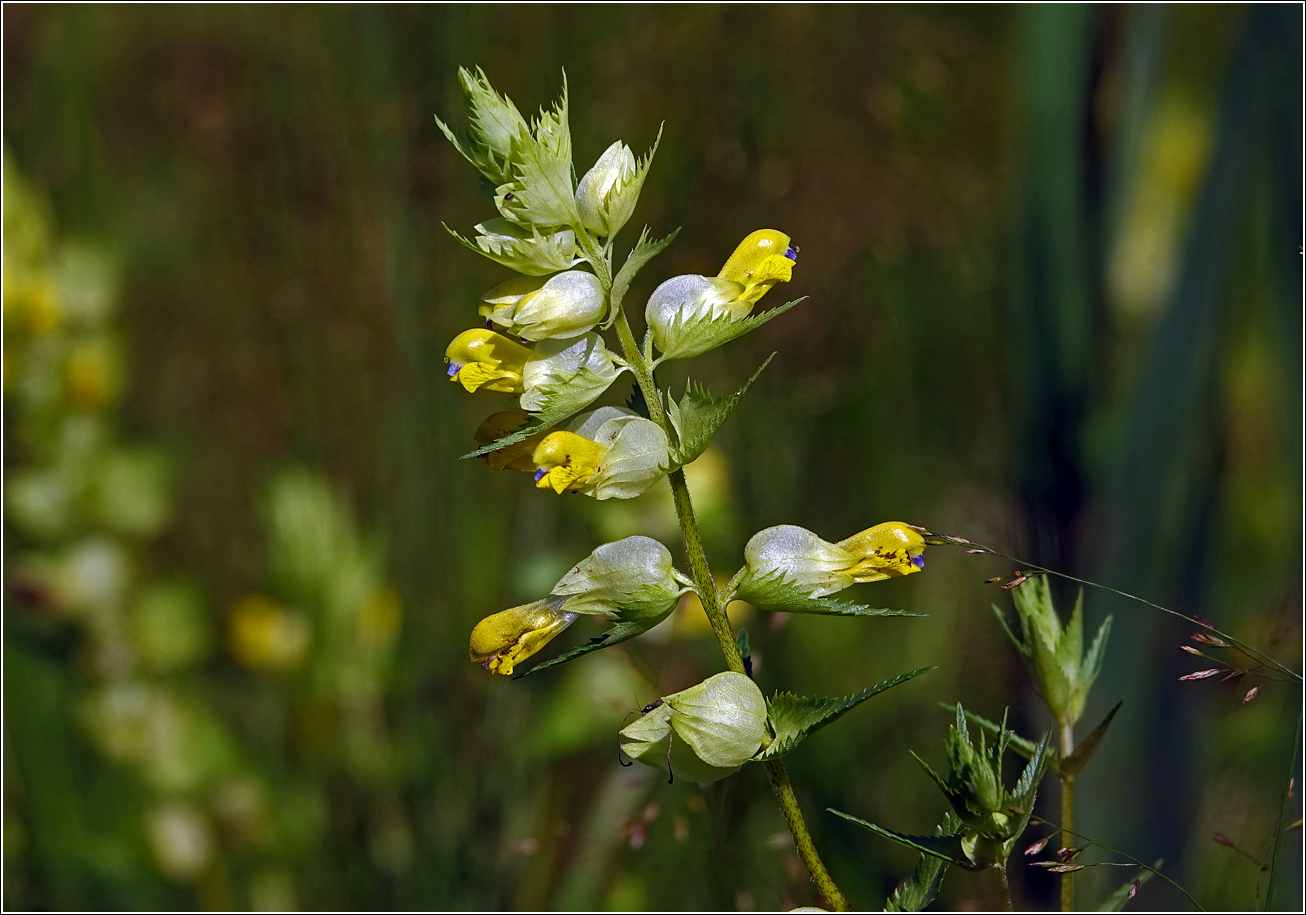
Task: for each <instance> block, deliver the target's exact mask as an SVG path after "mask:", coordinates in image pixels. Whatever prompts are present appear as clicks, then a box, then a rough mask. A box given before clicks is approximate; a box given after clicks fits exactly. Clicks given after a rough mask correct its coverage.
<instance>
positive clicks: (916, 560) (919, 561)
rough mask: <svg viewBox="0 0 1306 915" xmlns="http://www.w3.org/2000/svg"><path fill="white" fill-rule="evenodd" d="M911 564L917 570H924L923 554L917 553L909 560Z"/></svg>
mask: <svg viewBox="0 0 1306 915" xmlns="http://www.w3.org/2000/svg"><path fill="white" fill-rule="evenodd" d="M911 564H912V565H914V566H915V567H916V568H918V569H923V568H925V554H924V553H918V554H917V555H915V556H913V557H912V558H911Z"/></svg>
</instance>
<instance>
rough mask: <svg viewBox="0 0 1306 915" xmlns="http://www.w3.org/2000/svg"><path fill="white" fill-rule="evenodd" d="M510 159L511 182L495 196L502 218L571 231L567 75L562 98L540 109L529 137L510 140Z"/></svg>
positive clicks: (572, 192)
mask: <svg viewBox="0 0 1306 915" xmlns="http://www.w3.org/2000/svg"><path fill="white" fill-rule="evenodd" d="M511 158H512V162H511V166H512V175H513V180H512V181H510V182H508V183H507V184H504V185H501V186H500V187H499V189H498V192H497V193H496V194H495V203H496V205H497V206H498V207H499V212H500V213H502V214H503V215H504V217H505V218H506V219H511V220H512V221H513V222H515V223H518V224H519V225H523V226H574V225H576V224H578V223H579V222H580V214H579V213H578V212H577V210H576V193H575V185H574V184H573V183H572V175H573V167H572V161H571V128H570V127H569V126H568V125H567V75H566V73H564V74H563V76H562V97H561V98H560V99H558V101H557V103H556V104H555V105H554V106H553V108H552V109H550V110H548V111H545V110H544V109H543V108H541V109H540V115H539V117H538V118H536V119H535V121H534V122H533V123H532V124H531V135H530V136H529V137H527V136H524V135H519V136H516V137H514V138H513V140H512V157H511Z"/></svg>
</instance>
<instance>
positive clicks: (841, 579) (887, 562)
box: [739, 521, 925, 603]
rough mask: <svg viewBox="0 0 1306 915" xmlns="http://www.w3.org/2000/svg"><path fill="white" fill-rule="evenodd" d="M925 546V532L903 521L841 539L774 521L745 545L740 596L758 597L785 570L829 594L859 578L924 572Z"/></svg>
mask: <svg viewBox="0 0 1306 915" xmlns="http://www.w3.org/2000/svg"><path fill="white" fill-rule="evenodd" d="M924 552H925V540H924V538H922V537H921V535H920V534H918V533H917V532H916V531H915V530H913V529H912V528H911V527H909V526H907V525H906V524H903V523H902V522H900V521H886V522H884V523H883V524H877V525H875V527H872V528H868V529H866V530H864V531H862V532H861V533H858V534H854V535H853V536H851V537H849V538H848V539H847V540H841V541H839V542H838V543H830V542H828V541H825V540H822V539H821V538H820V537H818V536H816V535H815V534H813V533H812V532H811V531H809V530H806V529H805V528H801V527H797V526H795V525H792V524H781V525H778V526H776V527H768V528H767V529H766V530H763V531H759V532H758V533H756V534H754V535H753V538H752V539H751V540H749V541H748V544H747V546H745V547H744V560H745V562H746V563H747V566H748V572H747V575H746V576H745V580H744V582H743V583H742V584H741V586H740V588H739V596H740V597H741V598H743V599H744V600H748V601H750V602H751V603H758V602H759V598H761V595H760V594H758V593H756V592H757V590H758V588H764V586H765V582H766V580H767V579H771V578H774V577H777V576H779V577H781V578H783V579H784V580H786V581H787V582H789V583H791V584H793V585H795V586H797V587H798V589H799V590H801V591H802V592H804V593H805V594H807V595H808V596H809V597H825V596H827V595H829V594H833V593H835V592H836V591H842V590H843V589H844V588H847V587H850V586H852V585H853V584H855V583H857V582H868V581H882V580H884V579H886V578H894V577H899V576H903V575H911V574H912V573H913V572H919V571H920V570H921V569H923V568H924V567H925V556H924ZM761 602H762V603H765V600H764V598H762V599H761Z"/></svg>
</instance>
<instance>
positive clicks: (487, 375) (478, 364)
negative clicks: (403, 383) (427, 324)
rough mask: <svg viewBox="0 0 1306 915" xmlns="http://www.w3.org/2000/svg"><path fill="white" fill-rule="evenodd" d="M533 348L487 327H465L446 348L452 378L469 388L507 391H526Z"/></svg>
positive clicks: (471, 389)
mask: <svg viewBox="0 0 1306 915" xmlns="http://www.w3.org/2000/svg"><path fill="white" fill-rule="evenodd" d="M530 355H531V351H530V350H529V349H527V348H526V347H524V346H522V345H521V344H520V343H514V342H513V341H512V340H509V339H508V338H507V337H505V336H504V335H503V334H496V333H495V332H494V331H492V330H486V329H485V328H483V327H476V328H472V329H471V330H465V331H463V332H462V333H461V334H459V335H458V336H456V337H454V338H453V342H452V343H450V344H449V346H448V348H446V349H445V351H444V356H445V358H446V359H447V360H449V378H450V379H451V380H452V381H456V382H458V383H459V384H461V385H462V386H463V387H464V388H466V389H467V390H468V391H476V390H478V389H480V388H485V389H486V390H487V391H501V392H503V393H505V394H520V393H521V392H522V391H524V390H526V388H525V385H524V384H523V382H522V371H523V369H524V368H525V367H526V360H527V359H529V358H530Z"/></svg>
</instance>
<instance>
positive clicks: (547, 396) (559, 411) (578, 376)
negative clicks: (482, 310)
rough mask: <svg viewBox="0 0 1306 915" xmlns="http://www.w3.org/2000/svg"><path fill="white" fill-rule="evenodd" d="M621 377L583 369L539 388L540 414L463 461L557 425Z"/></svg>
mask: <svg viewBox="0 0 1306 915" xmlns="http://www.w3.org/2000/svg"><path fill="white" fill-rule="evenodd" d="M622 371H625V370H624V369H623V370H622ZM620 375H621V372H617V374H616V375H614V376H613V377H612V378H611V379H608V380H607V381H604V379H603V376H601V375H599V374H598V373H597V372H595V371H592V370H590V369H581V370H580V371H579V372H575V373H574V374H571V375H568V376H567V377H565V378H563V379H561V380H560V381H558V382H556V383H554V384H542V385H540V386H539V387H538V388H537V389H536V390H538V391H540V392H541V393H542V395H543V398H544V406H543V408H542V409H540V411H539V412H537V413H532V414H530V418H529V419H527V421H526V423H525V424H524V425H523V426H522V427H521V428H520V429H518V430H517V431H516V432H512V433H509V434H508V435H505V436H504V437H503V438H500V439H497V440H495V441H493V442H490V444H488V445H482V446H481V447H480V448H477V449H476V450H475V451H469V452H468V453H467V454H464V455H463V458H464V459H465V458H474V457H480V456H481V455H483V454H489V453H490V452H491V451H498V450H499V449H500V448H505V447H507V446H508V445H512V444H515V443H517V442H520V441H521V440H522V439H527V438H530V437H531V436H532V435H535V434H536V433H537V432H543V431H544V430H546V429H549V428H552V427H553V426H556V425H557V424H558V423H560V422H562V421H563V420H564V419H567V418H569V417H570V416H571V415H572V414H574V413H579V412H580V411H581V410H583V409H585V408H586V407H588V406H589V405H590V404H592V403H593V402H594V401H595V400H596V399H597V398H598V396H599V395H600V394H602V393H603V392H604V391H606V390H607V389H608V388H609V387H611V386H612V382H613V381H615V380H616V379H617V378H618V377H619V376H620Z"/></svg>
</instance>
